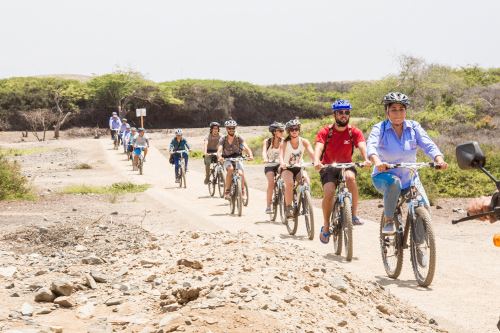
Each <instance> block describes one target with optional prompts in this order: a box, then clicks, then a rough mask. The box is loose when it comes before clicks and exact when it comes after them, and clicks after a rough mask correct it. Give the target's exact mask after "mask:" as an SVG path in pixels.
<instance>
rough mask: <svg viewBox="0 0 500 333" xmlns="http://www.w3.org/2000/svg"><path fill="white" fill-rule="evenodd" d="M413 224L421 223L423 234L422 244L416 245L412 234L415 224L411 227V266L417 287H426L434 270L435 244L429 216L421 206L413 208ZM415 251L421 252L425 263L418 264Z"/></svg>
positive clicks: (432, 276)
mask: <svg viewBox="0 0 500 333" xmlns="http://www.w3.org/2000/svg"><path fill="white" fill-rule="evenodd" d="M415 222H416V223H422V226H423V230H424V232H425V233H424V242H423V244H420V245H418V244H417V242H416V240H415V232H413V231H414V229H415V228H416V227H417V226H416V225H415V224H414V225H413V226H412V229H411V231H412V232H411V240H410V249H411V250H410V253H411V265H412V266H413V273H414V274H415V278H416V279H417V282H418V285H419V286H421V287H428V286H429V285H430V284H431V283H432V279H433V278H434V272H435V269H436V244H435V240H434V232H433V230H432V225H431V215H430V214H429V211H428V210H427V208H425V207H423V206H420V207H417V208H415ZM417 251H422V252H423V254H424V255H425V256H426V257H427V259H428V262H427V263H421V262H419V260H418V253H417Z"/></svg>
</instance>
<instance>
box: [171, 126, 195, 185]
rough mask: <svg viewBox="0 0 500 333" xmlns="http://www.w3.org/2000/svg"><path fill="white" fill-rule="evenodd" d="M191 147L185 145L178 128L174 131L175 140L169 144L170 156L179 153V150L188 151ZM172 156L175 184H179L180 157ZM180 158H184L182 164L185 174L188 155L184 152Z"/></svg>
mask: <svg viewBox="0 0 500 333" xmlns="http://www.w3.org/2000/svg"><path fill="white" fill-rule="evenodd" d="M190 149H191V147H190V146H189V144H188V143H187V141H186V139H184V138H183V137H182V129H180V128H178V129H176V130H175V138H173V139H172V142H170V149H169V150H170V154H172V153H174V152H176V151H179V150H186V151H189V150H190ZM173 156H174V165H175V182H176V183H178V182H179V169H180V161H181V156H180V154H173ZM182 156H183V157H184V162H185V170H186V172H187V170H188V153H187V152H184V153H182Z"/></svg>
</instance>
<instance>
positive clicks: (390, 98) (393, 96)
mask: <svg viewBox="0 0 500 333" xmlns="http://www.w3.org/2000/svg"><path fill="white" fill-rule="evenodd" d="M383 103H384V105H385V106H387V105H389V104H392V103H399V104H403V105H404V106H408V105H410V99H409V98H408V96H406V95H405V94H403V93H400V92H390V93H388V94H387V95H385V96H384V100H383Z"/></svg>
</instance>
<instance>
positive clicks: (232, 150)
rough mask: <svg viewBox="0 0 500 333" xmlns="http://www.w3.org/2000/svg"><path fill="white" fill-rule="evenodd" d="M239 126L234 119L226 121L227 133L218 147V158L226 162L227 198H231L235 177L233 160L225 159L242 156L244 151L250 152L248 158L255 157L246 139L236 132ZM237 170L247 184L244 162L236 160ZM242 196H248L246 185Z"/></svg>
mask: <svg viewBox="0 0 500 333" xmlns="http://www.w3.org/2000/svg"><path fill="white" fill-rule="evenodd" d="M237 126H238V124H237V123H236V121H235V120H233V119H229V120H227V121H226V122H224V127H225V128H226V135H224V136H223V137H221V138H220V140H219V147H218V148H217V158H218V160H219V161H220V162H224V164H223V168H224V170H226V171H227V173H226V183H225V188H224V198H225V199H229V189H230V186H231V183H232V179H233V172H234V167H233V164H232V163H231V161H224V159H225V158H237V157H242V153H243V151H245V152H246V153H247V154H248V160H252V159H253V153H252V150H251V149H250V148H249V147H248V145H247V144H246V142H245V140H243V138H242V137H241V136H239V135H238V134H236V127H237ZM236 170H238V171H239V172H240V174H241V183H242V184H245V170H244V169H243V162H241V161H238V162H236ZM242 196H243V197H245V196H246V192H245V186H242Z"/></svg>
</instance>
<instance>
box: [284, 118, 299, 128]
mask: <svg viewBox="0 0 500 333" xmlns="http://www.w3.org/2000/svg"><path fill="white" fill-rule="evenodd" d="M293 126H298V127H299V128H300V120H299V118H295V119H292V120H289V121H287V123H286V124H285V127H286V129H287V130H288V129H289V128H290V127H293Z"/></svg>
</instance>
